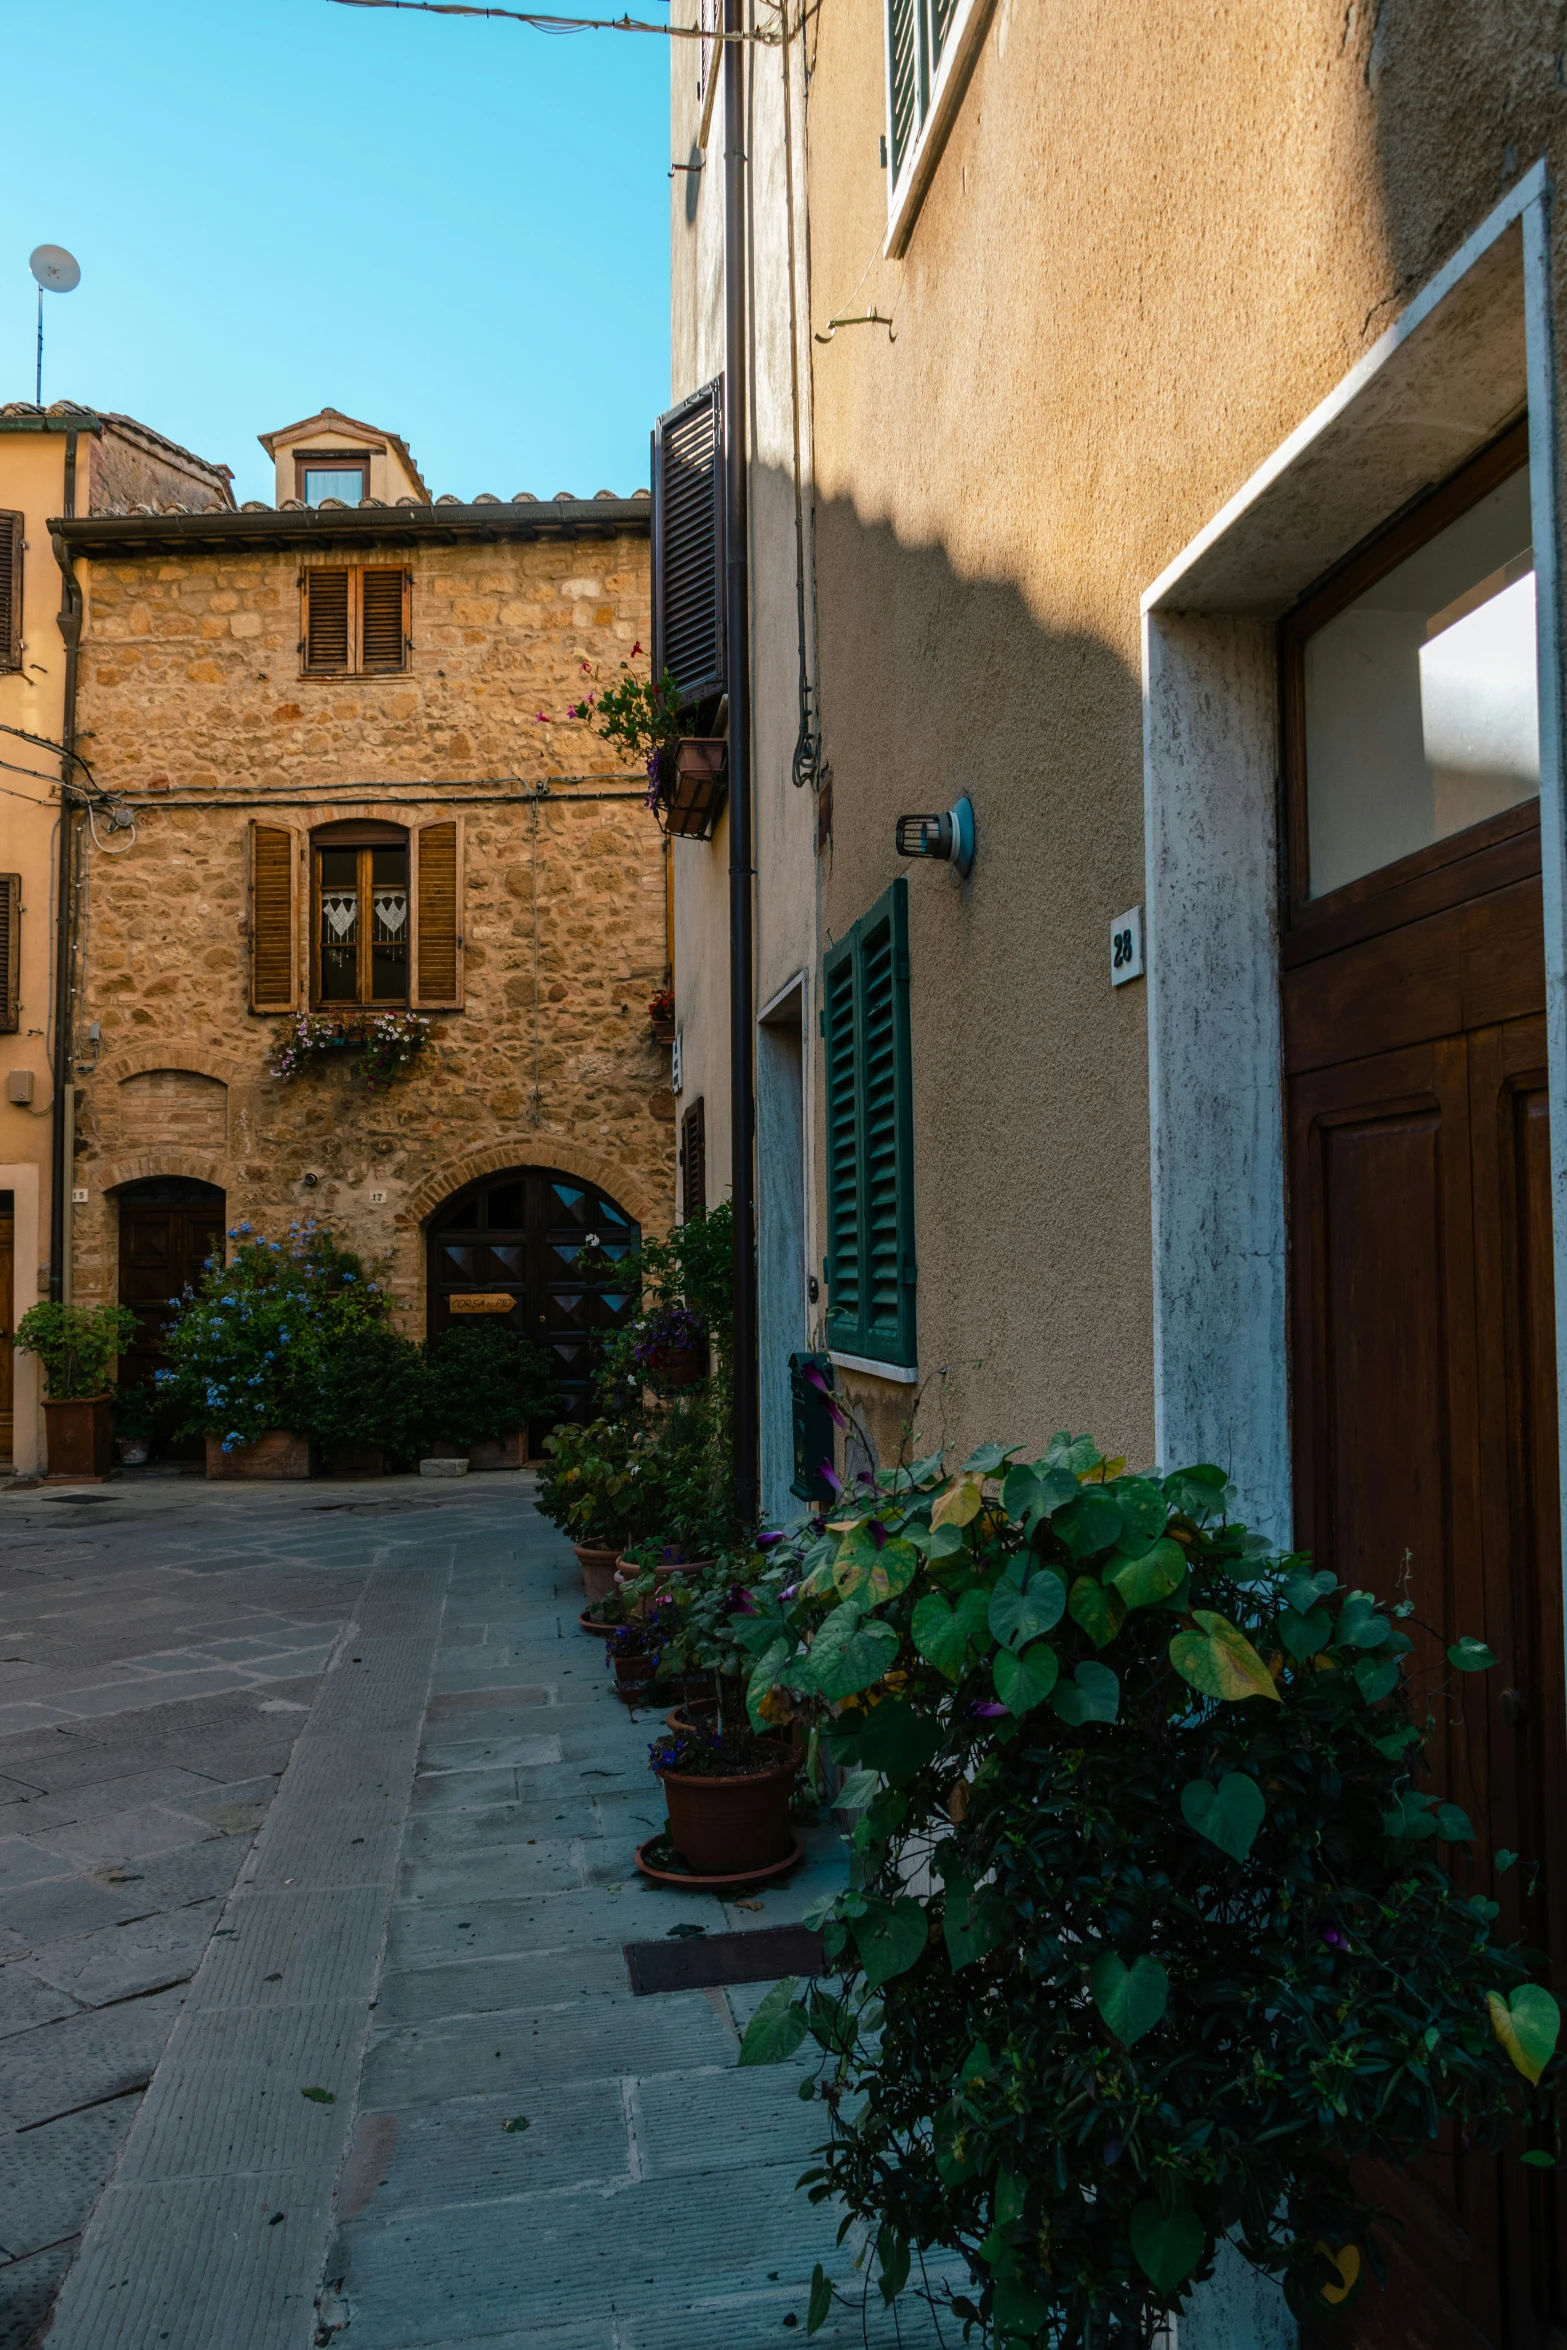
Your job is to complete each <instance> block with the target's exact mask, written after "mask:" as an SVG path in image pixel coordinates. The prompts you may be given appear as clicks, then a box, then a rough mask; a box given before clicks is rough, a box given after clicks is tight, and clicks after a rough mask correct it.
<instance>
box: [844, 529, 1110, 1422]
mask: <svg viewBox="0 0 1567 2350" xmlns="http://www.w3.org/2000/svg"><path fill="white" fill-rule="evenodd" d="M817 576H818V587H819V599H820V602H819V637H820V646H821V708H822V721H823V730H824V739H825V751H826V756H827V758H828V760H829V761H830V764H831V768H832V838H831V842H830V845H829V847H828V849H827V851H826V853H825V856H824V860H823V872H822V921H823V943H824V944H829V943H831V940H832V939H833V938H834V937H835V936H842V934H843V933H844V931H845V930H847V928H848V927H849V925H850V924H851V923H852V922H853V921H854V920H855V919H856V918H857V917H858V916H859V915H861V914H862V913H864V912H865V911H866V909H867V908H868V907H869V906H870V905H872V904H873V903H874V901H875V899H876V898H877V897H878V896H879V895H880V893H881V892H882V891H883V890H884V889H885V888H886V887H887V885H888V883H889V882H890V881H891V880H892V879H893V878H894V877H895V876H896V875H897V874H899V873H903V874H906V875H907V876H908V878H909V936H910V1015H911V1026H912V1035H913V1062H914V1169H915V1178H914V1180H915V1217H916V1247H917V1263H918V1317H919V1363H920V1368H921V1371H922V1373H923V1374H924V1386H923V1390H922V1393H923V1401H922V1404H921V1408H920V1412H919V1419H918V1430H917V1437H915V1438H913V1439H911V1440H913V1441H917V1442H919V1443H920V1444H921V1445H929V1444H933V1443H935V1442H936V1441H938V1440H941V1439H945V1440H946V1441H947V1442H948V1443H950V1444H956V1445H958V1446H960V1447H962V1448H964V1449H967V1447H968V1446H969V1445H970V1444H972V1443H973V1442H975V1441H977V1440H978V1439H979V1438H980V1437H983V1436H998V1435H999V1436H1002V1437H1004V1438H1006V1439H1009V1440H1010V1439H1012V1438H1014V1437H1015V1438H1017V1439H1018V1440H1019V1441H1020V1442H1023V1443H1028V1442H1031V1441H1032V1440H1033V1439H1034V1438H1035V1437H1036V1436H1037V1437H1038V1438H1040V1439H1041V1440H1044V1439H1046V1438H1048V1437H1049V1435H1050V1433H1051V1432H1052V1430H1054V1429H1055V1428H1057V1427H1060V1426H1062V1425H1063V1424H1065V1423H1066V1422H1067V1421H1070V1422H1071V1423H1072V1425H1073V1426H1074V1428H1077V1429H1082V1428H1089V1429H1092V1430H1093V1432H1094V1433H1095V1434H1096V1435H1097V1436H1098V1437H1099V1439H1100V1440H1101V1442H1103V1443H1105V1444H1106V1445H1107V1446H1108V1448H1109V1449H1111V1450H1113V1451H1115V1452H1123V1451H1124V1452H1125V1453H1127V1454H1128V1455H1130V1456H1132V1457H1135V1458H1141V1459H1146V1458H1149V1457H1151V1453H1152V1445H1153V1404H1152V1351H1151V1350H1152V1303H1151V1279H1150V1267H1149V1249H1150V1225H1149V1204H1148V1108H1147V1094H1148V1074H1147V1030H1146V998H1145V991H1144V989H1143V988H1142V987H1140V986H1132V987H1124V988H1118V989H1115V990H1114V991H1112V989H1111V986H1110V963H1109V954H1110V949H1109V934H1110V927H1111V923H1112V921H1113V919H1114V917H1115V916H1116V915H1117V914H1119V913H1121V912H1123V911H1124V910H1125V908H1126V907H1128V906H1129V905H1134V904H1136V903H1138V902H1139V901H1140V900H1141V898H1142V895H1143V819H1142V716H1141V709H1142V699H1141V684H1140V680H1139V678H1138V676H1137V674H1136V672H1135V670H1134V669H1133V667H1132V666H1131V665H1130V663H1129V661H1128V659H1127V658H1126V657H1125V656H1124V655H1123V653H1122V652H1121V651H1119V650H1118V649H1116V648H1115V647H1113V646H1111V645H1110V644H1108V643H1106V642H1105V641H1104V640H1103V639H1102V638H1100V637H1097V636H1095V635H1092V634H1090V633H1087V632H1085V631H1081V630H1061V629H1051V628H1047V627H1043V626H1041V624H1040V622H1039V620H1038V619H1037V618H1036V616H1035V615H1034V613H1033V612H1032V611H1031V610H1030V609H1029V606H1028V603H1027V601H1026V600H1025V598H1024V596H1023V594H1022V593H1021V591H1020V590H1019V589H1018V588H1017V587H1015V586H1014V585H1012V584H1010V583H1009V582H1006V581H1003V580H997V579H973V578H965V577H963V576H961V575H960V574H959V573H958V572H957V571H956V570H955V569H954V567H953V565H952V563H951V562H950V560H949V558H948V556H947V554H946V552H945V550H944V549H943V548H942V547H941V546H939V545H931V546H923V547H920V546H910V545H908V544H906V543H904V542H902V541H900V540H899V538H898V537H897V535H896V533H895V532H894V531H893V530H892V529H891V528H890V527H889V526H888V525H886V524H884V523H866V522H865V521H863V520H862V519H861V518H860V516H859V515H858V514H857V513H856V512H855V511H854V509H853V507H852V505H851V504H850V503H848V502H847V501H845V500H828V501H823V502H822V503H821V504H820V505H819V506H818V509H817ZM1128 635H1129V636H1130V638H1131V639H1132V642H1133V643H1134V644H1135V641H1136V637H1135V615H1131V616H1130V617H1129V623H1128ZM964 792H966V793H967V794H968V795H969V796H970V798H971V799H972V801H973V803H974V808H975V814H976V824H977V832H978V850H977V855H976V859H975V865H974V870H973V873H972V875H971V876H970V878H969V879H968V880H967V881H966V882H959V881H958V880H957V879H956V877H955V876H954V875H953V874H952V873H951V872H950V870H949V869H948V868H947V867H945V866H942V865H937V864H934V863H931V864H924V863H908V862H905V861H904V860H902V859H900V858H899V857H898V856H897V854H896V851H895V847H894V829H895V825H896V821H897V818H898V816H899V815H901V814H906V813H913V812H922V813H927V814H929V813H939V812H941V811H942V810H944V809H946V808H948V807H950V806H951V804H952V802H953V801H954V800H955V799H957V798H958V796H959V795H960V794H961V793H964ZM823 1229H825V1226H824V1227H823ZM848 1377H849V1381H850V1383H851V1385H854V1386H856V1387H857V1388H858V1390H859V1393H860V1395H861V1398H862V1399H863V1401H864V1402H865V1403H866V1405H867V1406H868V1408H869V1411H870V1415H871V1418H872V1422H873V1424H874V1426H875V1430H876V1435H877V1441H878V1443H879V1444H880V1445H881V1446H882V1447H883V1449H884V1451H889V1452H895V1451H896V1450H897V1447H898V1444H899V1443H900V1442H901V1441H902V1440H903V1428H902V1423H903V1420H904V1417H905V1415H906V1413H907V1411H908V1408H909V1407H908V1403H907V1402H906V1401H905V1400H904V1397H903V1396H902V1395H891V1396H889V1391H888V1389H887V1387H886V1386H885V1385H884V1384H883V1383H880V1382H876V1383H862V1382H858V1381H856V1380H855V1378H854V1375H853V1374H849V1375H848Z"/></svg>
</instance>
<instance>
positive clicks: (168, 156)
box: [0, 0, 669, 499]
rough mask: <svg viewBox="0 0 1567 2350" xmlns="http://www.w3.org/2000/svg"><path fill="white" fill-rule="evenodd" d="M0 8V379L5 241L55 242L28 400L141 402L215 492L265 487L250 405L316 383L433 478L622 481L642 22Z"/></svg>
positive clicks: (22, 362) (7, 287)
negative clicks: (40, 376)
mask: <svg viewBox="0 0 1567 2350" xmlns="http://www.w3.org/2000/svg"><path fill="white" fill-rule="evenodd" d="M547 4H548V0H546V5H547ZM576 5H579V6H580V5H581V0H576ZM587 12H590V13H593V14H600V13H603V14H607V13H609V11H608V10H607V9H604V10H601V9H600V8H599V7H598V6H597V5H596V0H595V5H593V6H592V8H591V10H590V11H587ZM634 13H635V12H634ZM643 13H645V14H647V15H649V16H653V15H657V14H659V13H661V11H660V10H659V9H658V8H657V7H656V6H652V7H648V8H646V9H645V10H644V11H643ZM0 29H3V44H4V51H5V56H6V78H7V81H8V83H9V85H10V87H11V88H12V90H13V91H18V92H19V91H22V90H26V91H29V92H31V93H32V97H31V101H30V102H29V103H28V104H27V105H26V106H14V107H12V108H11V109H10V110H9V111H8V118H7V124H6V142H7V157H6V173H5V185H6V194H5V196H4V198H3V199H0V217H3V218H4V220H5V222H6V228H5V233H4V235H3V237H0V399H26V400H30V399H31V398H32V396H33V343H34V332H35V320H36V312H35V293H36V289H35V288H34V285H33V281H32V279H31V277H30V276H29V275H28V269H27V257H28V255H29V253H30V252H31V251H32V249H33V247H34V246H35V245H38V244H44V243H49V244H60V245H65V246H68V247H69V248H70V250H71V251H72V252H73V253H74V254H75V255H76V258H77V259H78V261H79V262H80V263H81V266H82V282H81V285H80V287H79V288H78V289H77V291H76V292H75V293H73V294H69V295H64V296H57V295H50V294H46V295H45V296H44V305H45V318H44V332H45V342H44V387H43V389H44V399H45V400H46V401H49V400H56V399H60V398H71V399H77V400H81V401H83V402H84V403H86V404H87V405H89V406H93V405H96V406H99V407H103V408H112V409H118V410H120V411H122V412H124V413H127V414H129V415H132V416H136V417H140V418H141V419H142V421H143V422H144V423H147V424H150V425H153V426H155V427H156V428H157V429H158V430H159V431H160V432H165V433H168V434H169V435H171V437H172V438H173V439H175V440H177V441H181V442H183V443H184V444H185V445H186V447H188V448H192V449H195V450H197V451H198V452H199V453H200V454H201V455H202V456H204V457H209V458H212V459H215V460H217V461H220V462H222V463H224V464H228V465H231V466H233V468H234V472H235V477H236V479H235V492H236V495H237V496H239V497H241V498H245V497H262V498H268V499H270V497H271V496H272V485H273V477H272V471H271V467H270V464H269V462H268V460H267V458H266V456H265V455H264V453H263V452H262V450H261V449H260V448H258V447H257V445H256V435H257V433H258V432H264V431H268V430H270V429H272V428H273V427H276V426H278V425H283V424H290V423H292V422H293V421H294V420H295V419H296V418H297V417H301V416H309V415H312V414H313V413H314V412H315V410H316V409H318V408H321V407H325V406H331V407H334V408H340V409H342V410H343V411H344V413H345V414H347V415H350V416H357V417H361V418H363V419H365V420H366V421H368V422H369V423H372V424H377V425H381V426H383V427H386V428H388V429H390V430H391V431H394V432H400V433H401V434H402V435H403V436H404V438H405V439H406V440H407V441H408V442H409V444H410V445H411V447H412V449H413V453H414V456H415V458H416V459H417V460H418V463H419V465H420V468H421V470H422V472H423V474H424V477H425V480H426V481H427V482H428V483H429V485H430V489H431V492H432V494H433V495H436V496H439V495H440V494H441V492H442V491H446V490H450V491H452V492H454V493H455V494H456V495H457V496H459V497H471V496H472V495H473V494H474V492H475V491H478V490H493V491H494V492H495V493H496V495H497V496H499V497H502V498H506V497H510V496H511V495H512V493H513V492H514V491H516V490H532V491H534V492H535V494H536V495H538V496H540V497H549V496H552V495H553V494H554V493H555V492H556V491H557V490H562V489H569V490H573V491H576V492H578V493H580V494H589V495H591V493H592V492H593V491H594V490H598V489H613V490H616V491H619V492H621V493H622V494H624V493H626V492H629V491H630V490H632V489H634V488H636V487H637V486H638V485H640V484H643V483H645V482H646V480H647V447H648V429H649V426H650V425H651V423H652V420H653V417H654V416H655V414H656V413H657V412H658V410H659V409H660V408H662V407H665V406H666V405H667V404H668V399H667V395H668V384H669V181H668V177H667V174H668V169H669V130H668V122H669V106H668V87H669V83H668V75H669V59H668V54H667V52H668V47H669V44H668V43H667V42H665V41H662V40H656V39H653V38H651V37H649V36H645V35H637V34H627V33H580V34H577V35H574V36H571V37H561V36H556V35H550V34H545V33H537V32H533V31H531V30H524V29H523V28H522V27H520V26H517V25H511V24H505V23H500V22H496V21H494V20H490V21H488V22H486V21H484V20H480V19H472V18H465V17H430V16H419V15H415V14H412V13H403V12H400V11H392V10H386V11H382V10H376V9H360V8H345V7H338V6H334V5H332V4H331V0H137V5H136V6H134V7H131V6H128V5H127V4H126V0H73V4H72V5H71V6H70V7H69V8H67V9H65V10H64V11H63V12H62V9H61V7H60V4H59V0H0ZM29 190H36V191H39V192H38V193H37V194H28V193H22V192H21V191H29Z"/></svg>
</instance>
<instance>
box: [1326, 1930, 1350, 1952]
mask: <svg viewBox="0 0 1567 2350" xmlns="http://www.w3.org/2000/svg"><path fill="white" fill-rule="evenodd" d="M1322 1940H1323V1944H1324V1946H1325V1947H1326V1948H1327V1949H1329V1950H1347V1949H1348V1948H1349V1936H1348V1935H1347V1934H1346V1933H1345V1931H1344V1929H1343V1927H1342V1926H1324V1927H1323V1929H1322Z"/></svg>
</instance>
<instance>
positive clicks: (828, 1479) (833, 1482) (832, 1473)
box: [816, 1461, 843, 1493]
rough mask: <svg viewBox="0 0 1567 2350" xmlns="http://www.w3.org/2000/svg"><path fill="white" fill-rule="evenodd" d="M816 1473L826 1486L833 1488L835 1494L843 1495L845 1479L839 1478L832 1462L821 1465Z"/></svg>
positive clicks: (823, 1462)
mask: <svg viewBox="0 0 1567 2350" xmlns="http://www.w3.org/2000/svg"><path fill="white" fill-rule="evenodd" d="M816 1473H817V1475H818V1476H819V1477H820V1478H821V1479H822V1480H823V1482H824V1483H825V1484H828V1485H830V1486H831V1487H832V1489H833V1491H834V1493H841V1492H842V1491H843V1479H842V1478H841V1477H840V1476H839V1474H838V1472H837V1470H836V1469H835V1468H834V1467H833V1465H832V1463H831V1461H822V1462H821V1463H819V1465H818V1468H817V1472H816Z"/></svg>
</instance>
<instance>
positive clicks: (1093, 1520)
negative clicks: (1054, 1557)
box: [1050, 1486, 1125, 1559]
mask: <svg viewBox="0 0 1567 2350" xmlns="http://www.w3.org/2000/svg"><path fill="white" fill-rule="evenodd" d="M1050 1523H1051V1526H1052V1528H1053V1529H1054V1531H1055V1532H1056V1533H1057V1534H1059V1536H1060V1537H1061V1540H1062V1541H1063V1542H1064V1543H1065V1544H1066V1546H1067V1549H1068V1550H1069V1551H1070V1552H1071V1553H1072V1556H1073V1557H1074V1558H1075V1559H1086V1558H1091V1557H1092V1556H1093V1554H1094V1552H1095V1551H1098V1550H1109V1549H1110V1548H1111V1547H1112V1546H1113V1545H1114V1544H1115V1543H1116V1542H1118V1541H1119V1540H1120V1537H1121V1528H1122V1526H1123V1525H1124V1524H1125V1520H1124V1519H1123V1517H1122V1515H1121V1505H1120V1503H1119V1502H1118V1501H1117V1500H1116V1499H1115V1497H1114V1495H1113V1494H1109V1493H1104V1492H1101V1491H1100V1490H1098V1489H1097V1488H1095V1487H1092V1486H1091V1487H1089V1488H1088V1490H1087V1491H1086V1492H1084V1491H1079V1492H1078V1493H1077V1494H1076V1495H1075V1496H1074V1498H1073V1499H1072V1500H1071V1501H1069V1502H1068V1503H1067V1505H1066V1507H1065V1509H1059V1510H1056V1511H1055V1512H1054V1513H1053V1515H1052V1517H1051V1520H1050Z"/></svg>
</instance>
